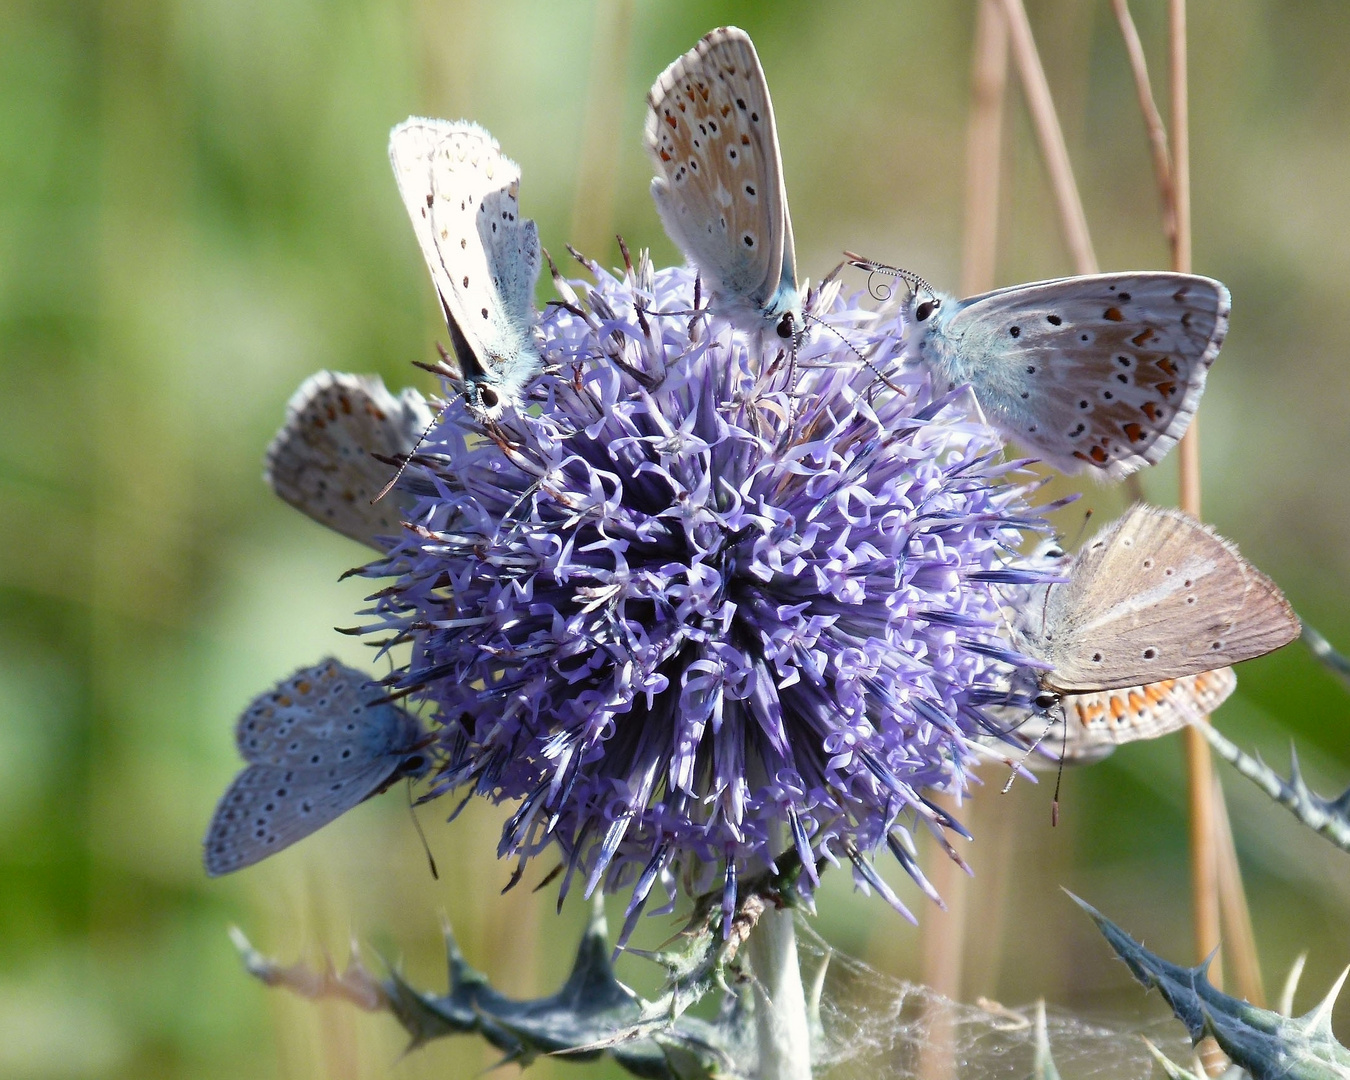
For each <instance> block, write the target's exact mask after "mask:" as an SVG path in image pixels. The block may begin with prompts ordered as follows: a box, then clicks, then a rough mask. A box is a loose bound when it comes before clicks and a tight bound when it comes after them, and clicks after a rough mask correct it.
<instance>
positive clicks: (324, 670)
mask: <svg viewBox="0 0 1350 1080" xmlns="http://www.w3.org/2000/svg"><path fill="white" fill-rule="evenodd" d="M385 693H386V691H385V690H384V688H383V687H381V686H380V685H379V684H378V683H373V682H371V681H370V680H369V679H367V678H366V676H364V675H362V674H361V673H360V672H359V671H355V670H353V669H352V668H349V667H345V666H344V665H342V664H340V663H338V662H337V661H336V660H333V659H328V660H325V661H323V662H322V663H320V664H317V665H315V666H314V667H311V668H302V669H301V670H299V671H297V672H296V673H295V674H294V675H292V676H291V677H290V678H289V679H285V680H283V681H282V682H280V683H278V684H277V685H276V687H275V688H274V689H272V690H269V691H268V692H267V693H265V694H263V695H261V696H260V697H258V698H257V699H256V700H255V701H254V702H253V704H251V705H250V706H249V707H248V708H247V709H246V710H245V711H244V714H243V715H242V716H241V717H240V718H239V721H238V723H237V724H236V725H235V743H236V744H237V745H238V747H239V753H240V755H241V756H242V757H243V758H244V760H245V761H247V762H248V763H249V764H248V767H247V768H245V769H244V771H243V772H241V773H240V774H239V775H238V776H237V777H235V779H234V782H233V783H232V784H230V786H229V788H228V789H227V790H226V792H225V794H224V795H223V796H221V799H220V802H219V803H218V804H217V806H216V812H215V815H214V816H213V817H212V818H211V826H210V828H208V829H207V832H206V839H205V841H204V842H203V849H204V850H203V855H204V858H205V863H206V872H207V873H208V874H209V875H211V876H212V877H217V876H219V875H220V874H228V873H230V872H231V871H234V870H240V869H242V868H243V867H245V866H252V865H253V864H254V863H256V862H258V861H259V860H260V859H265V858H266V857H267V856H268V855H271V854H274V853H275V852H278V851H280V850H281V849H282V848H285V847H288V846H289V845H291V844H293V843H295V842H296V841H297V840H303V839H304V838H305V837H306V836H308V835H309V834H310V833H312V832H315V831H316V830H318V829H320V828H322V827H323V826H324V825H327V824H328V823H329V822H330V821H333V820H334V819H336V818H338V817H340V816H341V815H342V814H345V813H346V812H347V811H348V810H350V809H351V808H352V807H353V806H356V805H357V804H359V803H362V802H364V801H365V800H366V799H368V798H370V797H371V796H372V795H378V794H379V793H380V792H381V791H383V790H385V788H387V787H388V786H389V785H390V784H392V783H394V781H396V780H398V779H399V778H400V777H403V776H420V775H421V774H422V773H424V772H426V770H427V768H428V767H429V761H428V758H427V755H426V754H425V753H424V752H423V751H422V749H421V747H422V746H424V745H425V743H426V741H427V739H426V736H425V734H424V733H423V731H422V725H421V724H420V723H419V722H418V720H417V718H416V717H415V716H413V715H412V714H411V713H409V712H407V711H406V710H404V709H401V708H399V707H398V706H397V705H394V704H391V703H390V702H388V701H384V700H382V699H383V698H384V697H385Z"/></svg>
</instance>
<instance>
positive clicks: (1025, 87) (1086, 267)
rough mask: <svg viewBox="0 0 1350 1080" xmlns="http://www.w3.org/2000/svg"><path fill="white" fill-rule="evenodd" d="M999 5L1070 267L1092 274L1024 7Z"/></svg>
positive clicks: (1008, 0)
mask: <svg viewBox="0 0 1350 1080" xmlns="http://www.w3.org/2000/svg"><path fill="white" fill-rule="evenodd" d="M1002 4H1003V14H1004V16H1005V17H1006V18H1007V20H1008V31H1009V37H1010V39H1011V43H1012V53H1013V59H1014V60H1015V61H1016V63H1017V75H1018V79H1019V80H1020V81H1021V84H1022V91H1023V93H1024V94H1025V95H1026V99H1027V109H1028V111H1029V112H1030V113H1031V122H1032V124H1033V125H1034V126H1035V128H1036V138H1037V140H1038V141H1039V142H1040V144H1041V156H1042V158H1043V159H1044V161H1045V170H1046V172H1047V173H1048V174H1049V177H1050V186H1051V188H1052V189H1053V190H1054V193H1055V204H1056V206H1058V208H1059V217H1060V224H1061V226H1062V227H1063V230H1064V239H1065V242H1066V243H1067V244H1068V245H1069V254H1070V255H1071V256H1072V257H1073V264H1074V270H1075V271H1076V272H1077V273H1079V274H1095V273H1097V256H1096V254H1095V253H1094V252H1093V250H1092V238H1091V236H1090V235H1089V233H1088V225H1087V215H1086V214H1085V213H1084V212H1083V200H1082V199H1081V198H1079V195H1078V185H1077V183H1076V182H1075V181H1074V178H1073V167H1072V166H1071V165H1070V164H1069V150H1068V147H1066V146H1065V145H1064V132H1063V130H1062V129H1061V128H1060V125H1059V117H1058V116H1057V115H1056V113H1055V103H1054V100H1053V99H1052V98H1051V97H1050V84H1049V83H1048V82H1046V80H1045V69H1044V68H1043V67H1042V66H1041V58H1040V54H1039V53H1037V51H1036V39H1035V38H1034V37H1032V34H1031V23H1030V22H1029V21H1028V19H1027V10H1026V8H1025V7H1023V6H1022V0H1002Z"/></svg>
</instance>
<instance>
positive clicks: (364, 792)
mask: <svg viewBox="0 0 1350 1080" xmlns="http://www.w3.org/2000/svg"><path fill="white" fill-rule="evenodd" d="M401 764H402V761H401V759H399V758H396V757H387V758H381V759H379V760H377V761H367V762H366V763H365V764H363V765H359V766H351V765H349V766H337V765H335V766H331V767H330V768H326V769H285V768H274V767H272V766H269V765H250V766H249V767H248V768H246V769H245V770H244V771H243V772H241V773H240V774H239V775H238V776H237V777H235V779H234V783H232V784H231V785H230V786H229V788H228V789H227V790H226V792H225V794H224V795H223V796H222V797H221V800H220V802H219V803H218V804H217V806H216V812H215V815H214V816H213V817H212V818H211V825H210V827H209V828H208V829H207V831H206V839H205V840H204V841H203V845H202V846H203V859H204V861H205V864H206V872H207V873H208V874H209V875H210V876H211V877H218V876H220V875H221V874H228V873H231V872H232V871H234V870H240V869H243V868H244V867H245V866H252V865H253V864H254V863H256V862H258V861H259V860H260V859H265V858H266V857H267V856H268V855H271V854H274V853H275V852H278V851H280V850H281V849H282V848H285V847H289V846H290V845H291V844H294V843H295V842H296V841H297V840H303V839H304V838H305V837H306V836H308V835H309V834H310V833H313V832H316V831H317V830H319V829H321V828H322V827H323V826H325V825H327V824H328V823H329V822H330V821H334V820H336V819H337V818H339V817H341V816H342V815H343V814H345V813H346V812H347V811H348V810H350V809H351V808H352V807H353V806H356V805H358V804H359V803H362V802H364V801H365V800H366V799H368V798H370V797H371V796H372V795H375V794H377V793H379V792H380V791H381V790H383V789H384V788H385V787H386V786H387V785H388V784H389V783H390V782H391V781H392V780H394V779H396V778H397V776H398V775H399V773H400V766H401Z"/></svg>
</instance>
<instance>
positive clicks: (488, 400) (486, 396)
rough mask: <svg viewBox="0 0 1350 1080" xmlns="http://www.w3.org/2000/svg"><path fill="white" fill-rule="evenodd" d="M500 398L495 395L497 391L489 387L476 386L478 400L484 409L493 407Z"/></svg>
mask: <svg viewBox="0 0 1350 1080" xmlns="http://www.w3.org/2000/svg"><path fill="white" fill-rule="evenodd" d="M499 400H500V399H499V398H498V397H497V391H495V390H493V389H492V388H491V387H487V386H480V387H479V388H478V401H479V403H480V404H481V405H482V406H483V408H485V409H495V408H496V407H497V403H498V401H499Z"/></svg>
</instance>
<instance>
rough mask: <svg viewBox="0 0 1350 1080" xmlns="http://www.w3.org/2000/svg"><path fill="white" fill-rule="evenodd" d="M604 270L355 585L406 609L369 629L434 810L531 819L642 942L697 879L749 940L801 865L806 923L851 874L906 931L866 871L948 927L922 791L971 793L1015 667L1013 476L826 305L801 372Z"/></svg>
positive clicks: (681, 292) (692, 300)
mask: <svg viewBox="0 0 1350 1080" xmlns="http://www.w3.org/2000/svg"><path fill="white" fill-rule="evenodd" d="M588 265H589V264H588ZM589 269H590V270H591V271H592V273H593V274H594V276H595V279H596V284H594V285H585V284H581V283H577V282H573V283H570V284H569V283H567V282H564V281H562V280H561V279H560V278H559V277H558V276H557V274H556V272H555V282H556V283H557V284H558V287H559V291H560V293H561V294H562V296H563V300H562V302H560V303H557V304H555V305H552V306H550V308H549V310H548V311H547V313H546V315H545V316H544V317H543V319H542V321H541V331H542V342H543V354H544V356H545V359H546V360H547V362H548V364H549V370H548V373H547V374H545V375H544V376H543V377H541V378H540V379H539V380H537V381H536V382H535V384H534V387H533V392H532V398H531V402H532V404H531V406H530V407H529V408H528V409H526V410H522V411H512V410H508V411H507V412H506V413H505V414H504V415H503V416H502V417H501V418H500V419H498V420H495V421H490V422H488V421H483V420H482V419H481V418H480V417H479V416H476V415H475V414H474V413H473V411H472V410H471V409H470V408H469V407H468V406H467V405H465V404H464V403H463V401H462V400H461V399H455V400H452V401H451V403H450V405H449V406H448V407H447V408H446V411H445V412H444V414H443V415H442V417H441V419H440V421H439V423H438V424H437V426H436V427H435V429H434V430H433V431H432V432H431V433H430V436H429V437H428V439H427V440H426V443H425V445H424V447H423V449H422V451H421V452H420V453H419V454H418V455H417V457H416V458H415V459H414V463H413V464H412V466H411V467H410V468H409V470H408V472H409V475H408V477H407V478H406V479H405V484H406V485H407V486H409V487H411V488H413V489H415V490H417V491H418V492H419V493H420V494H421V498H420V499H419V501H418V503H417V506H416V510H415V512H414V514H413V516H412V519H411V520H412V522H413V523H414V525H413V527H412V528H411V529H407V530H405V531H404V535H403V538H402V540H401V541H400V542H399V543H398V544H397V546H395V547H394V548H393V549H392V550H391V551H390V552H389V555H388V558H387V559H385V560H382V561H379V562H376V563H373V564H371V565H370V566H369V567H367V568H366V569H365V570H364V571H363V572H364V573H366V574H367V575H369V576H372V577H384V576H393V577H395V578H396V580H395V581H394V582H393V583H392V585H390V586H389V587H387V588H385V589H384V590H383V591H382V592H381V593H379V594H378V599H377V601H376V606H375V608H374V609H373V613H374V614H376V615H377V616H378V621H377V622H376V623H375V624H374V625H371V626H368V627H366V628H365V629H366V630H367V632H381V633H387V632H389V631H393V633H394V636H395V638H397V639H398V640H402V641H408V640H411V642H412V649H413V652H412V660H411V662H410V663H409V665H408V666H407V667H406V668H403V669H402V670H400V671H398V672H396V673H395V675H394V676H392V677H391V680H390V682H391V684H392V685H395V686H397V687H399V688H400V689H402V690H404V691H407V692H413V693H416V694H418V695H420V696H422V697H424V698H425V699H427V700H429V701H430V702H432V703H433V705H434V712H435V717H436V719H438V720H439V723H440V725H441V726H440V735H439V739H440V746H441V749H442V750H443V752H444V761H443V763H442V767H441V769H440V771H439V774H438V778H437V781H436V785H435V787H434V791H435V792H437V793H439V792H443V791H447V790H450V789H452V788H457V787H463V786H466V785H468V786H471V789H472V791H474V792H476V793H478V794H481V795H485V796H487V797H489V798H492V799H494V800H519V802H520V805H519V808H518V809H517V811H516V812H515V814H514V815H513V816H512V817H511V819H510V820H509V822H508V823H507V825H506V827H505V829H504V832H503V835H502V837H501V843H500V851H501V854H502V855H503V856H506V855H514V856H515V857H517V858H518V859H519V860H520V863H521V865H522V866H523V864H524V862H525V860H526V859H528V858H529V857H531V856H534V855H536V854H538V853H540V852H542V851H543V850H544V849H545V848H547V847H548V846H550V845H551V844H553V843H556V844H557V845H558V846H559V848H560V850H561V852H562V855H563V860H564V863H565V866H566V876H565V878H564V881H563V885H562V892H563V894H564V895H565V892H566V890H567V887H568V884H569V882H570V881H571V880H572V878H573V876H574V875H576V874H580V875H581V876H582V877H583V878H584V881H585V888H586V891H587V893H589V892H591V891H592V890H594V889H595V888H597V887H603V888H605V889H616V888H620V887H626V886H629V885H631V886H632V888H633V892H632V902H631V904H630V908H629V919H628V926H627V927H626V928H625V933H624V936H625V937H626V936H627V933H628V931H629V930H630V929H631V927H632V925H633V923H634V921H635V919H636V916H637V914H638V912H640V911H641V910H642V909H643V907H644V905H646V903H647V901H648V899H649V897H650V895H651V893H652V890H653V888H654V886H655V885H656V884H657V883H658V882H661V883H663V885H664V889H665V891H666V892H667V894H668V895H669V896H670V898H671V899H673V895H674V892H673V890H674V881H675V872H676V871H680V872H682V873H684V874H686V875H687V882H688V884H689V885H690V886H691V887H693V888H694V889H697V890H700V891H701V890H705V889H708V888H709V887H714V888H715V887H719V886H720V888H721V890H722V906H723V910H724V911H726V912H727V913H728V914H729V913H730V912H731V911H732V910H733V909H734V906H735V903H736V895H737V887H738V881H739V880H740V879H741V878H742V877H744V876H746V875H747V874H750V873H757V872H760V871H762V870H764V869H765V868H771V867H773V866H774V864H775V859H779V858H781V857H782V856H783V855H784V853H785V852H786V853H787V854H788V856H789V858H792V857H795V858H799V859H800V862H801V865H802V868H803V870H804V873H803V875H802V878H801V880H800V882H799V887H800V888H802V889H803V890H804V891H805V892H806V894H807V895H808V896H809V895H810V892H811V890H812V888H813V886H814V884H815V882H816V873H817V864H818V862H819V861H820V860H825V861H827V862H832V863H837V862H839V860H840V859H841V857H842V858H846V859H848V860H850V861H851V863H852V865H853V868H854V873H855V877H856V879H857V880H858V881H859V882H860V883H861V884H862V885H863V886H864V887H866V886H868V885H870V886H871V887H874V888H876V889H878V891H880V892H881V893H882V894H883V895H884V896H885V897H886V898H887V899H888V900H889V901H890V902H891V903H892V904H894V905H895V906H896V907H897V908H899V909H900V910H901V911H902V912H903V913H904V914H906V915H907V916H908V915H909V913H908V912H907V911H905V910H904V907H903V905H902V904H901V903H900V901H899V900H898V898H897V897H896V896H895V895H894V893H893V892H892V891H891V890H890V889H889V888H888V887H887V886H886V885H885V884H884V882H883V881H882V880H881V878H880V877H879V876H878V875H877V873H876V871H875V869H874V868H873V866H872V863H871V859H872V856H873V855H874V853H875V852H876V851H877V849H878V848H880V847H881V846H883V845H886V846H888V847H889V848H890V850H891V851H892V852H893V853H894V854H895V855H896V857H897V858H899V859H900V861H901V862H902V863H903V864H904V866H905V868H906V869H907V870H908V871H909V873H910V874H912V875H913V876H914V878H915V879H916V880H917V881H918V882H919V883H920V884H921V886H923V887H924V888H925V889H926V890H927V891H928V892H929V893H930V894H932V889H931V886H928V884H927V882H925V881H924V880H923V878H922V875H921V874H920V873H919V871H918V869H917V867H916V865H915V863H914V861H913V858H912V842H911V840H910V834H909V830H910V829H911V828H912V827H914V825H916V824H922V825H924V826H926V827H928V828H929V829H931V830H932V831H933V832H934V833H935V834H937V835H938V836H939V837H941V836H942V834H943V831H944V830H945V829H953V830H956V831H958V832H961V831H962V830H961V827H960V826H959V824H958V823H957V822H955V821H954V820H953V819H951V818H950V817H949V816H948V815H946V814H945V813H944V812H943V811H941V810H940V809H938V808H937V807H935V806H934V805H933V804H932V802H931V801H930V799H929V798H928V797H927V796H926V795H925V791H952V792H960V791H961V790H963V788H964V786H965V784H966V780H967V775H966V774H967V770H968V768H969V767H970V765H971V764H972V763H973V762H974V761H975V760H976V757H975V754H974V751H973V749H972V744H973V742H974V740H975V738H977V737H979V736H984V735H987V734H988V732H989V728H990V727H991V722H990V721H989V720H988V719H987V718H986V717H985V716H984V715H983V714H982V713H981V711H980V708H979V705H980V703H981V702H983V701H987V700H989V699H990V697H991V694H993V688H995V687H998V686H1006V685H1007V682H1008V678H1009V676H1010V673H1011V672H1012V671H1013V669H1014V667H1015V666H1017V665H1023V664H1026V663H1027V662H1028V661H1026V660H1025V658H1023V657H1021V656H1019V655H1018V654H1016V653H1015V652H1014V651H1013V650H1012V649H1011V647H1010V646H1009V645H1008V644H1007V642H1006V630H1005V619H1004V616H1003V614H1002V613H1003V610H1004V607H1005V605H1006V604H1007V602H1008V593H1009V590H1014V591H1017V590H1020V589H1021V588H1022V587H1024V586H1025V585H1027V584H1030V583H1033V582H1036V581H1040V580H1044V579H1045V573H1044V571H1038V570H1037V569H1036V568H1035V567H1033V566H1032V565H1031V564H1029V563H1028V562H1026V561H1025V560H1023V559H1021V558H1020V557H1019V556H1018V555H1017V549H1018V546H1019V545H1020V544H1021V542H1022V539H1023V533H1024V530H1029V529H1030V530H1037V529H1041V528H1043V523H1042V522H1041V521H1040V520H1039V518H1036V517H1035V516H1033V515H1032V513H1031V511H1030V510H1029V509H1028V506H1027V492H1028V488H1027V487H1026V486H1025V485H1024V484H1020V483H1018V482H1016V480H1015V479H1014V480H1012V481H1010V480H1009V474H1010V473H1014V472H1015V471H1016V467H1017V466H1016V463H1005V462H1003V461H1002V460H1001V456H1000V452H1001V449H1002V446H1001V443H1000V441H999V439H998V437H997V435H996V434H995V433H994V432H993V431H992V430H990V429H989V428H988V427H986V426H985V425H983V424H982V423H979V422H976V421H975V420H972V419H971V418H970V417H969V416H968V414H967V412H966V409H965V402H966V401H967V400H968V399H965V398H964V397H962V396H961V395H960V394H951V395H947V396H945V397H941V398H936V399H935V398H934V397H933V395H932V391H931V385H930V381H929V379H928V376H927V375H926V374H924V373H923V372H922V371H921V370H920V369H916V368H913V367H911V368H909V369H905V368H903V367H901V365H900V364H899V363H898V360H899V357H900V355H901V352H902V349H903V330H904V326H903V324H902V323H900V322H898V321H896V316H895V315H894V314H884V313H878V312H877V311H875V310H871V309H869V308H867V307H862V306H858V304H857V302H856V300H846V299H843V298H841V290H840V288H839V283H838V282H837V281H834V282H831V283H829V284H827V285H826V286H825V287H823V288H821V289H817V290H815V291H813V292H812V293H811V294H810V295H809V297H808V302H807V305H806V310H807V312H808V315H809V316H810V317H811V320H812V325H810V326H809V328H808V332H807V333H806V334H805V335H804V339H803V340H802V341H801V342H800V343H799V347H798V349H797V351H796V355H795V356H794V355H792V350H791V348H790V346H791V343H784V342H783V341H782V340H781V339H779V338H777V337H776V336H775V335H772V334H769V335H764V334H762V333H761V334H755V333H746V332H743V331H740V330H738V329H735V328H734V327H732V326H731V325H730V324H728V323H727V322H726V321H724V320H722V319H720V318H715V317H711V316H709V315H708V314H707V313H706V312H697V313H695V314H692V315H691V314H690V309H691V308H697V307H698V304H699V299H700V298H699V285H698V282H697V280H696V278H695V275H694V273H693V271H691V270H688V269H671V270H664V271H661V272H660V273H656V274H654V273H653V272H652V270H651V266H650V264H649V263H648V262H647V261H646V259H645V257H644V258H643V260H642V261H641V262H640V264H639V267H638V269H637V270H636V271H634V270H633V269H631V267H630V269H629V270H628V272H627V273H626V275H625V276H624V277H623V278H616V277H614V276H611V275H609V274H607V273H605V272H604V271H602V270H600V269H599V268H598V267H596V266H593V265H589ZM864 296H865V294H864ZM900 318H903V315H902V316H900ZM863 357H866V360H863V359H862V358H863ZM882 372H886V373H887V374H886V375H885V376H884V377H882V375H881V373H882ZM944 842H945V841H944ZM948 850H949V851H950V850H951V849H950V846H948ZM934 895H935V894H934ZM559 902H560V903H561V896H560V901H559ZM911 918H912V916H911Z"/></svg>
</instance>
